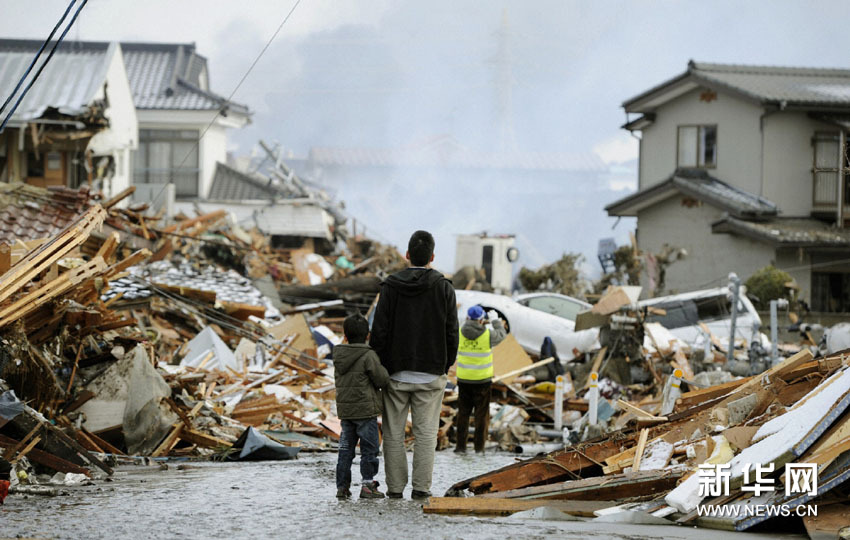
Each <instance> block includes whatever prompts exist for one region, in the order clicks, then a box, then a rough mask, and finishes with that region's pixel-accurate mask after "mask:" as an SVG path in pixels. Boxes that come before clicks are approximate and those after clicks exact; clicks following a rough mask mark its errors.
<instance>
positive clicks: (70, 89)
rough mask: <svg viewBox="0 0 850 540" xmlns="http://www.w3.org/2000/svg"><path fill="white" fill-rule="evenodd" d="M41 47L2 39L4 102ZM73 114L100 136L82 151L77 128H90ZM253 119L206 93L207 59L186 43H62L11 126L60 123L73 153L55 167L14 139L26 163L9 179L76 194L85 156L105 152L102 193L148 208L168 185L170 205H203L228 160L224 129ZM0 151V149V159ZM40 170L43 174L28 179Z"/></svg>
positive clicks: (85, 141) (56, 160)
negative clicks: (129, 196)
mask: <svg viewBox="0 0 850 540" xmlns="http://www.w3.org/2000/svg"><path fill="white" fill-rule="evenodd" d="M41 44H42V42H41V41H39V40H26V39H0V95H2V96H3V98H5V96H6V95H8V93H9V92H11V90H12V88H14V85H15V84H16V83H17V81H18V79H19V78H20V76H21V75H22V74H23V72H24V70H25V69H26V67H27V65H28V64H29V62H30V61H31V59H32V57H33V55H34V54H35V52H36V51H37V50H38V48H39V47H40V46H41ZM97 107H100V109H98V108H97ZM101 109H103V111H101ZM92 112H97V113H98V114H90V113H92ZM83 113H87V114H88V115H87V116H85V115H84V114H83ZM101 113H102V114H101ZM45 114H46V115H47V116H45ZM57 115H58V116H57ZM80 115H83V116H85V118H89V119H97V120H98V121H99V122H100V124H99V125H98V126H97V127H99V128H100V131H105V132H106V133H105V134H99V135H95V137H94V138H93V139H92V142H91V144H90V145H88V147H87V144H88V140H89V138H91V137H83V136H82V135H81V133H80V131H85V132H89V131H91V129H90V128H91V127H92V126H89V125H88V124H85V122H82V121H81V120H80V118H77V117H79V116H80ZM72 117H73V118H72ZM250 117H251V111H250V110H249V109H248V107H247V106H245V105H242V104H240V103H236V102H233V101H229V100H227V99H226V98H224V97H222V96H221V95H219V94H217V93H215V92H214V91H213V90H212V89H211V88H210V82H209V66H208V62H207V59H206V58H205V57H204V56H202V55H200V54H198V52H197V51H196V49H195V45H194V44H193V43H136V42H124V43H108V42H97V41H70V40H68V41H63V42H62V43H61V44H60V46H59V47H58V48H57V49H56V54H55V56H54V57H53V59H52V60H51V62H50V63H49V64H48V66H47V68H46V69H45V71H44V73H43V74H42V76H41V78H40V79H39V80H38V81H37V82H36V84H35V85H34V86H33V88H32V90H31V91H30V93H29V95H28V96H27V98H26V99H25V100H24V101H23V103H22V107H21V108H20V110H19V112H18V113H17V114H16V116H15V117H13V123H12V126H13V127H16V128H17V127H19V126H23V128H21V129H25V128H26V126H28V125H35V126H36V127H37V130H36V131H34V133H36V134H38V133H44V131H45V130H48V129H49V130H52V131H54V132H55V131H59V128H57V127H55V126H58V125H60V124H58V122H60V121H61V122H66V123H65V124H63V125H64V126H65V129H64V130H62V131H63V132H65V133H64V134H63V135H57V136H59V137H65V138H66V139H68V140H69V141H72V143H73V144H71V143H69V145H66V146H69V148H68V150H67V152H70V155H69V157H67V159H66V157H63V156H64V154H63V155H62V156H60V157H61V160H59V158H57V157H55V156H54V155H53V154H45V156H44V157H42V156H41V154H42V153H40V152H38V144H36V147H35V152H33V151H32V150H33V148H31V146H32V145H31V144H30V143H29V142H28V141H29V137H26V136H23V135H21V136H20V137H18V139H20V143H19V146H20V147H21V152H20V153H21V154H22V156H23V157H21V158H20V159H17V158H16V161H15V162H14V165H15V166H16V167H19V168H20V170H21V172H15V178H17V179H25V180H26V181H28V182H30V183H35V184H39V185H52V184H61V185H67V186H70V187H76V186H77V185H79V184H80V183H81V182H83V181H86V180H88V177H87V174H86V170H87V167H88V168H89V169H91V168H92V167H91V165H88V166H87V165H86V158H85V157H84V154H85V151H86V150H87V149H89V150H91V149H94V150H95V153H94V155H95V157H97V156H98V155H102V154H106V155H109V156H112V157H113V158H114V159H113V160H112V161H111V162H110V163H108V167H106V169H108V170H109V171H110V172H109V175H108V179H109V180H110V181H111V185H107V184H104V188H111V189H106V190H107V192H108V193H109V192H116V193H117V192H118V191H120V189H123V188H124V187H127V186H128V185H131V184H133V185H135V186H136V193H135V194H134V196H133V197H134V199H135V200H137V201H139V200H141V201H147V200H151V199H155V198H157V197H161V196H162V194H163V193H164V192H165V191H166V189H165V188H166V187H171V186H173V191H174V194H175V196H176V198H177V199H203V198H205V197H206V196H207V194H208V192H209V190H210V187H211V185H212V181H213V176H214V173H215V168H216V163H218V162H224V161H226V160H227V132H228V130H230V129H234V128H236V129H238V128H241V127H243V126H245V125H246V124H247V123H248V122H249V121H250ZM72 121H76V123H73V122H72ZM89 124H91V122H89ZM47 126H54V127H47ZM73 132H76V133H73ZM57 136H54V137H53V138H54V139H55V138H56V137H57ZM18 139H16V140H18ZM119 139H120V140H119ZM33 140H34V141H36V139H33ZM36 142H37V141H36ZM3 146H4V145H0V148H1V147H3ZM2 152H3V150H2V149H0V162H2V161H3V157H4V154H3V153H2ZM6 152H7V153H8V152H9V150H8V149H7V150H6ZM74 152H76V153H74ZM29 154H32V156H33V159H29V157H28V156H29ZM78 154H79V155H78ZM81 156H83V157H81ZM45 160H49V161H45ZM42 161H43V163H42ZM95 165H96V164H95ZM59 168H61V172H62V174H59V173H60V171H59ZM54 169H56V170H55V171H54ZM95 169H96V170H97V169H98V167H97V166H95ZM0 172H2V166H0ZM42 172H43V173H44V174H41V175H40V176H39V175H38V174H30V173H42ZM3 178H4V179H6V180H7V181H8V179H11V178H12V176H9V173H7V174H6V176H5V177H3ZM45 178H46V180H45ZM118 186H120V188H118Z"/></svg>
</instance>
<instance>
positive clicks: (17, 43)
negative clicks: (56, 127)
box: [0, 39, 118, 122]
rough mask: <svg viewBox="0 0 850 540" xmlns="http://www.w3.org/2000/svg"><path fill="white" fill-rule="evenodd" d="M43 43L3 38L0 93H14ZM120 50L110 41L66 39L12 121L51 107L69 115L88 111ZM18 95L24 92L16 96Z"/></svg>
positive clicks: (39, 115) (0, 40) (0, 51)
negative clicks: (79, 44) (71, 43)
mask: <svg viewBox="0 0 850 540" xmlns="http://www.w3.org/2000/svg"><path fill="white" fill-rule="evenodd" d="M40 45H41V42H36V41H31V40H18V39H0V96H3V99H5V98H6V96H8V95H10V94H11V93H12V91H13V90H14V88H15V85H16V84H18V81H19V80H20V78H21V76H22V75H23V74H24V72H25V71H26V69H27V67H28V66H29V64H30V62H32V59H33V55H34V54H35V52H36V51H37V50H38V47H39V46H40ZM117 50H118V47H117V45H116V44H112V45H110V44H109V43H106V42H103V43H97V44H92V45H91V46H86V47H74V46H69V45H66V44H65V43H64V42H63V43H62V44H61V45H60V46H59V47H58V48H57V49H56V53H55V54H54V55H53V58H52V59H51V60H50V63H49V64H47V67H45V68H44V71H43V72H42V73H41V75H40V76H39V78H38V80H37V81H36V82H35V84H33V86H32V88H31V89H30V91H29V92H28V93H27V95H26V96H25V97H24V99H23V101H22V102H21V104H20V105H19V106H18V109H17V110H16V111H15V114H14V116H13V117H12V121H13V122H15V121H17V122H25V121H27V120H32V119H34V118H39V117H41V116H42V115H43V114H44V112H45V110H47V109H48V108H55V109H58V110H59V112H60V113H62V114H66V115H68V116H80V115H83V114H86V113H87V112H88V110H89V107H90V106H91V105H92V104H93V102H94V101H95V97H96V96H97V94H98V92H99V91H100V90H101V89H102V88H103V85H104V83H105V82H106V72H107V68H108V67H109V61H110V59H111V58H112V55H113V54H115V53H116V52H117ZM45 57H46V54H44V55H42V59H43V58H45ZM38 65H41V64H38ZM36 69H37V68H36ZM30 77H32V74H30ZM27 80H30V79H27ZM17 95H20V93H19V94H16V98H15V99H17ZM10 107H11V104H10Z"/></svg>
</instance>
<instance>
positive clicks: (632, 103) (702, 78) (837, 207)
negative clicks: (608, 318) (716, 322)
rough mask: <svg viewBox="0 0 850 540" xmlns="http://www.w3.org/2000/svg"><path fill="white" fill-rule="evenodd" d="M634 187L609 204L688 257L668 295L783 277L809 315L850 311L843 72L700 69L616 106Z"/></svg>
mask: <svg viewBox="0 0 850 540" xmlns="http://www.w3.org/2000/svg"><path fill="white" fill-rule="evenodd" d="M623 108H624V109H625V111H626V113H627V114H630V115H636V116H633V117H631V119H630V121H629V122H628V123H626V124H625V125H624V126H623V127H624V128H625V129H627V130H629V131H630V132H632V133H633V134H636V135H638V134H639V136H640V158H639V159H640V161H639V175H638V179H639V180H638V191H637V192H636V193H634V194H632V195H629V196H628V197H625V198H623V199H620V200H618V201H616V202H613V203H611V204H609V205H608V206H607V207H606V210H607V212H608V214H609V215H610V216H634V217H637V219H638V231H637V240H638V246H639V247H640V248H641V249H642V250H643V251H644V252H645V253H658V252H661V251H662V250H663V249H664V246H665V244H666V245H667V246H670V247H674V248H681V249H684V250H685V251H686V252H687V256H686V257H685V258H684V259H681V260H679V261H677V262H676V263H675V264H673V265H671V266H670V267H669V268H668V269H667V271H666V284H667V288H668V289H669V290H670V291H674V292H675V291H688V290H694V289H699V288H706V287H710V286H717V285H721V284H723V283H725V281H726V278H727V275H728V273H729V271H730V270H732V271H734V272H736V273H737V274H738V276H740V277H741V278H742V279H746V278H747V277H748V276H750V275H751V274H752V273H753V272H755V271H756V270H758V269H760V268H762V267H764V266H766V265H768V264H773V265H775V266H776V267H778V268H781V269H783V270H786V271H787V272H788V273H789V274H790V275H791V276H793V278H794V280H795V281H796V282H797V284H798V285H799V286H800V288H801V297H802V298H803V299H804V300H806V301H807V302H809V303H810V305H811V308H812V309H813V310H814V311H822V312H846V311H850V266H848V265H847V255H846V254H847V249H848V247H850V229H847V228H846V226H847V225H848V218H850V189H848V187H850V186H848V178H850V176H848V165H850V164H848V158H847V137H846V132H847V130H848V129H850V70H839V69H815V68H788V67H767V66H741V65H725V64H705V63H697V62H693V61H691V62H690V63H689V64H688V68H687V71H685V72H684V73H683V74H681V75H679V76H677V77H675V78H673V79H670V80H669V81H666V82H663V83H661V84H659V85H658V86H656V87H654V88H651V89H649V90H647V91H645V92H643V93H641V94H640V95H638V96H635V97H633V98H631V99H629V100H627V101H626V102H625V103H623Z"/></svg>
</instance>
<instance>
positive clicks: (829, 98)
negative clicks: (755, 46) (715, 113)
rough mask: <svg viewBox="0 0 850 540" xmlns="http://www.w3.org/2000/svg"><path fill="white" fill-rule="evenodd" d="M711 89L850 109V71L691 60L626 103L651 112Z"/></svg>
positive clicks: (784, 103) (786, 103) (787, 103)
mask: <svg viewBox="0 0 850 540" xmlns="http://www.w3.org/2000/svg"><path fill="white" fill-rule="evenodd" d="M700 87H704V88H711V89H714V90H720V91H727V92H731V93H734V94H737V95H739V96H741V97H743V98H745V99H750V100H753V101H757V102H759V103H762V104H766V105H775V106H777V107H782V108H784V107H800V108H842V109H843V108H850V70H848V69H832V68H800V67H780V66H747V65H738V64H711V63H703V62H695V61H693V60H691V61H690V62H688V69H687V71H685V72H684V73H682V74H681V75H678V76H676V77H674V78H672V79H669V80H667V81H665V82H663V83H661V84H659V85H657V86H655V87H653V88H650V89H649V90H646V91H645V92H642V93H640V94H638V95H637V96H635V97H633V98H631V99H628V100H626V101H625V102H623V108H624V109H626V112H640V113H647V112H652V111H654V110H655V109H656V108H657V107H658V106H660V105H662V104H664V103H666V102H667V101H670V100H671V99H674V98H676V97H678V96H680V95H682V94H684V93H686V92H689V91H691V90H694V89H696V88H700Z"/></svg>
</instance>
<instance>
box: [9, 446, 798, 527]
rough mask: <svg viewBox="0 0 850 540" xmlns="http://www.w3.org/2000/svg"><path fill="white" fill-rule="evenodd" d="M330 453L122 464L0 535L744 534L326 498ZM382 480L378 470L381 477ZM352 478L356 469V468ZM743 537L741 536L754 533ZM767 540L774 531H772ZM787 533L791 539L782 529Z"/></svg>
mask: <svg viewBox="0 0 850 540" xmlns="http://www.w3.org/2000/svg"><path fill="white" fill-rule="evenodd" d="M335 460H336V455H335V454H332V453H327V454H305V455H304V456H303V457H299V458H298V459H297V460H295V461H288V462H259V463H188V462H186V463H183V464H182V465H183V467H182V468H183V470H179V469H178V467H179V466H180V463H179V462H172V463H171V464H169V468H168V470H160V468H159V467H158V466H152V467H125V468H122V469H120V470H119V471H118V472H117V473H116V475H115V479H114V481H112V482H104V481H102V480H101V481H97V482H95V485H93V486H84V487H76V488H73V487H72V488H64V489H63V491H65V492H67V493H68V494H67V495H63V496H58V497H34V496H30V497H26V498H25V497H23V496H12V497H10V498H9V499H7V500H6V504H5V505H4V506H0V523H2V527H0V536H2V537H16V536H18V537H30V538H32V537H35V538H57V539H61V538H149V539H170V538H223V539H230V538H245V537H255V538H267V537H284V536H288V535H295V536H296V537H298V538H322V537H340V538H352V537H354V538H363V537H371V538H423V537H428V538H501V539H504V538H550V537H552V536H553V535H557V536H558V537H562V538H564V537H566V538H600V539H602V538H659V537H663V538H683V539H685V538H712V539H714V540H720V539H722V538H733V537H734V538H742V537H741V535H740V534H733V533H723V532H719V531H707V530H704V529H703V530H700V529H694V528H687V527H676V526H629V525H626V526H623V525H619V524H599V523H593V524H591V523H583V522H557V521H541V520H528V519H518V518H492V519H491V518H486V519H481V518H469V517H444V516H433V515H426V514H423V513H422V504H421V503H418V502H416V501H412V500H410V498H409V489H408V491H407V492H406V493H405V496H406V497H407V498H405V499H404V500H389V499H382V500H370V501H358V500H357V498H356V496H355V498H354V499H352V500H349V501H338V500H336V499H335V498H334V496H333V495H334V480H333V467H334V464H335ZM513 460H514V456H512V455H509V454H503V453H494V454H489V455H486V456H485V457H483V458H478V457H475V456H470V455H467V456H456V455H455V454H453V453H451V452H439V453H438V454H437V461H436V465H435V470H434V487H433V490H432V491H433V493H434V494H435V495H442V494H443V493H444V491H445V490H446V489H447V488H448V487H449V486H450V485H451V484H452V483H453V482H454V481H456V480H457V479H458V478H461V477H467V476H472V475H476V474H480V473H483V472H486V471H488V470H491V469H494V468H497V467H501V466H504V465H506V464H508V463H511V462H512V461H513ZM379 477H380V478H381V479H383V473H381V474H380V475H379ZM354 480H355V481H358V480H359V476H358V473H357V471H356V467H355V471H354ZM758 537H759V535H747V536H746V538H758ZM773 538H775V536H774V537H773ZM787 538H797V537H796V536H791V535H789V536H787Z"/></svg>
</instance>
